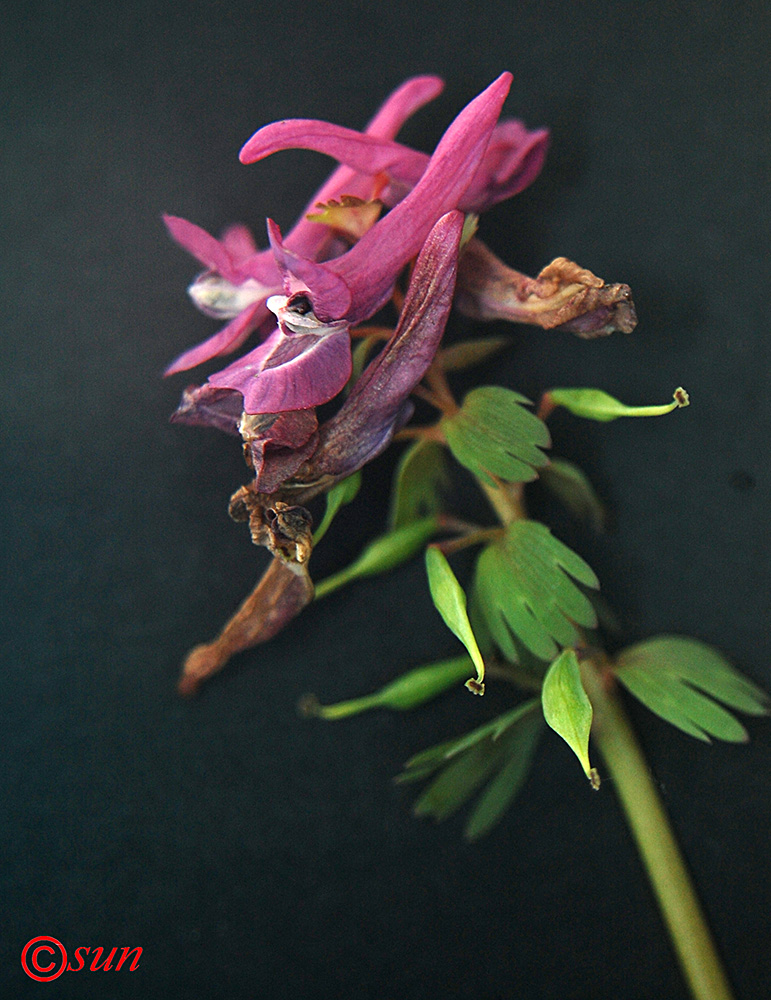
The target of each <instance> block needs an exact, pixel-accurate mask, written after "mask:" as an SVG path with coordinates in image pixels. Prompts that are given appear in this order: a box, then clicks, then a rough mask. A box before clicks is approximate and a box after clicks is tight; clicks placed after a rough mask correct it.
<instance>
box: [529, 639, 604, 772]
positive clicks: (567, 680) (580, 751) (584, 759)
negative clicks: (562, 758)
mask: <svg viewBox="0 0 771 1000" xmlns="http://www.w3.org/2000/svg"><path fill="white" fill-rule="evenodd" d="M541 702H542V704H543V717H544V718H545V719H546V722H547V724H548V725H549V726H551V728H552V729H553V730H554V732H555V733H557V734H558V735H559V736H561V737H562V739H563V740H564V741H565V742H566V743H567V745H568V746H569V747H570V749H571V750H572V751H573V753H574V754H575V755H576V757H578V760H579V761H580V763H581V767H582V768H583V769H584V774H585V775H586V777H587V778H588V779H589V781H591V783H592V788H599V786H600V779H599V775H598V774H597V771H596V770H595V768H593V767H592V765H591V764H590V762H589V731H590V730H591V728H592V704H591V702H590V701H589V697H588V695H587V693H586V691H584V686H583V684H582V683H581V668H580V667H579V666H578V658H577V657H576V653H575V650H574V649H565V650H563V651H562V652H561V653H560V655H559V656H558V657H557V659H556V660H555V661H554V663H552V665H551V666H550V667H549V669H548V671H547V672H546V676H545V677H544V679H543V687H542V689H541Z"/></svg>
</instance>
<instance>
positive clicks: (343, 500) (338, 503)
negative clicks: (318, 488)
mask: <svg viewBox="0 0 771 1000" xmlns="http://www.w3.org/2000/svg"><path fill="white" fill-rule="evenodd" d="M360 488H361V471H359V472H354V473H353V475H352V476H348V478H347V479H343V480H341V481H340V482H339V483H337V484H336V485H335V486H333V487H332V489H331V490H330V491H329V493H327V506H326V510H325V511H324V517H323V518H322V521H321V524H320V525H319V526H318V528H317V529H316V531H315V533H314V535H313V544H314V546H315V545H318V544H319V542H320V541H321V539H322V538H323V537H324V535H326V533H327V529H328V528H329V526H330V524H331V523H332V521H333V520H334V517H335V514H337V512H338V511H339V510H340V508H341V507H343V506H344V505H345V504H349V503H350V502H351V501H352V500H355V499H356V494H357V493H358V492H359V489H360Z"/></svg>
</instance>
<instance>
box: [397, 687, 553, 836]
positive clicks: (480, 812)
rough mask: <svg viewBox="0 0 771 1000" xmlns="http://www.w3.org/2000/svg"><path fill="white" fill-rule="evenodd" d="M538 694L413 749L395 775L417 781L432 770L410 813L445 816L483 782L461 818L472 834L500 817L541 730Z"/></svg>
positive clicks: (485, 829) (524, 771)
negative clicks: (475, 724) (439, 740)
mask: <svg viewBox="0 0 771 1000" xmlns="http://www.w3.org/2000/svg"><path fill="white" fill-rule="evenodd" d="M537 706H538V699H537V698H533V699H530V700H529V701H527V702H525V703H523V704H522V705H518V706H517V707H516V708H514V709H512V710H511V711H509V712H506V713H505V714H504V715H501V716H499V717H498V718H497V719H493V720H492V722H488V723H485V724H484V725H482V726H479V727H478V728H477V729H475V730H473V731H472V732H470V733H466V734H465V735H463V736H461V737H459V738H457V739H455V740H448V741H447V742H446V743H441V744H439V745H438V746H435V747H431V748H430V749H428V750H424V751H423V752H422V753H420V754H417V755H416V756H415V757H413V758H412V759H411V760H410V761H408V762H407V764H406V765H405V770H404V772H403V773H402V774H401V775H400V776H399V778H398V779H397V780H398V781H401V782H406V781H417V780H422V779H423V778H426V777H430V776H432V775H436V772H439V773H438V775H436V776H435V777H434V778H433V780H432V781H431V783H430V784H429V786H428V787H427V788H426V790H425V791H424V793H423V794H422V795H421V796H420V798H419V799H418V801H417V802H416V804H415V814H416V815H418V816H431V817H433V818H434V819H436V820H443V819H446V818H447V817H448V816H451V815H452V814H453V813H455V812H457V810H458V809H460V808H461V806H462V805H464V804H465V803H466V802H467V801H468V800H469V799H470V798H471V796H472V795H473V794H474V792H476V791H477V789H479V788H480V787H481V786H482V785H483V784H484V783H485V782H488V784H487V787H486V788H485V790H484V791H483V792H482V794H481V795H480V797H479V799H478V800H477V803H476V805H475V807H474V808H473V809H472V811H471V813H470V815H469V818H468V821H467V823H466V828H465V835H466V837H467V838H468V839H469V840H477V839H478V838H479V837H481V836H483V835H484V834H485V833H487V832H488V831H489V830H491V829H492V827H493V826H494V825H495V824H496V823H497V822H498V821H499V820H500V819H501V817H502V816H503V814H504V813H505V812H506V810H507V809H508V807H509V806H510V805H511V803H512V801H513V800H514V798H515V796H516V795H517V792H518V791H519V790H520V788H521V787H522V785H523V784H524V781H525V778H526V777H527V774H528V772H529V770H530V765H531V763H532V759H533V754H534V753H535V750H536V747H537V745H538V740H539V738H540V736H541V734H542V732H543V721H542V719H541V715H540V713H539V712H538V711H536V709H537Z"/></svg>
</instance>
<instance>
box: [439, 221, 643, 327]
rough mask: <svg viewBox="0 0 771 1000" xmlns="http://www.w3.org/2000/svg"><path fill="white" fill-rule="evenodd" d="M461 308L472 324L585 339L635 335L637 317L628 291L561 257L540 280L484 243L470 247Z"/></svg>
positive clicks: (461, 276)
mask: <svg viewBox="0 0 771 1000" xmlns="http://www.w3.org/2000/svg"><path fill="white" fill-rule="evenodd" d="M455 302H456V305H457V306H458V308H459V309H460V311H461V312H462V313H464V314H465V315H466V316H470V317H471V318H472V319H481V320H492V319H508V320H511V321H512V322H515V323H530V324H533V325H535V326H540V327H543V328H544V329H545V330H552V329H560V330H566V331H569V332H570V333H575V334H577V335H578V336H579V337H587V338H590V337H602V336H606V335H607V334H609V333H613V332H614V331H616V330H618V331H620V332H621V333H631V332H632V330H634V328H635V326H636V325H637V315H636V313H635V309H634V303H633V302H632V293H631V291H630V289H629V286H628V285H620V284H616V285H606V284H605V282H604V281H603V280H602V278H598V277H597V275H595V274H592V272H591V271H588V270H587V269H586V268H583V267H580V266H579V265H578V264H575V263H574V262H573V261H571V260H568V259H567V258H566V257H557V258H556V259H555V260H553V261H552V262H551V264H549V265H547V266H546V267H545V268H544V269H543V270H542V271H541V273H540V274H539V275H538V277H537V278H529V277H527V275H524V274H520V273H519V272H518V271H515V270H513V269H512V268H510V267H507V265H506V264H504V263H503V261H501V260H499V259H498V257H496V256H495V254H494V253H493V252H492V251H491V250H490V249H489V248H488V247H486V246H485V244H484V243H482V241H481V240H478V239H472V240H470V241H469V243H468V245H467V247H466V249H465V252H464V253H463V255H462V257H461V260H460V264H459V267H458V284H457V289H456V299H455Z"/></svg>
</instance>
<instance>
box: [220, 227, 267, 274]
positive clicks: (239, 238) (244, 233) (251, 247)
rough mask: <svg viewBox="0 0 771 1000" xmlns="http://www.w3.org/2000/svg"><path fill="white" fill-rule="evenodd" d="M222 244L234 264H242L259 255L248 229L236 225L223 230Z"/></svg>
mask: <svg viewBox="0 0 771 1000" xmlns="http://www.w3.org/2000/svg"><path fill="white" fill-rule="evenodd" d="M222 244H223V246H224V247H225V249H226V250H227V252H228V253H229V254H230V255H231V257H232V258H233V260H234V261H235V263H236V264H242V263H243V262H244V261H246V260H248V259H249V258H250V257H253V256H254V255H255V254H257V253H259V251H258V250H257V247H256V245H255V242H254V238H253V236H252V234H251V232H250V231H249V229H248V227H247V226H243V225H241V224H238V223H237V224H236V225H235V226H230V227H229V228H228V229H226V230H225V232H224V233H223V234H222Z"/></svg>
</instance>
